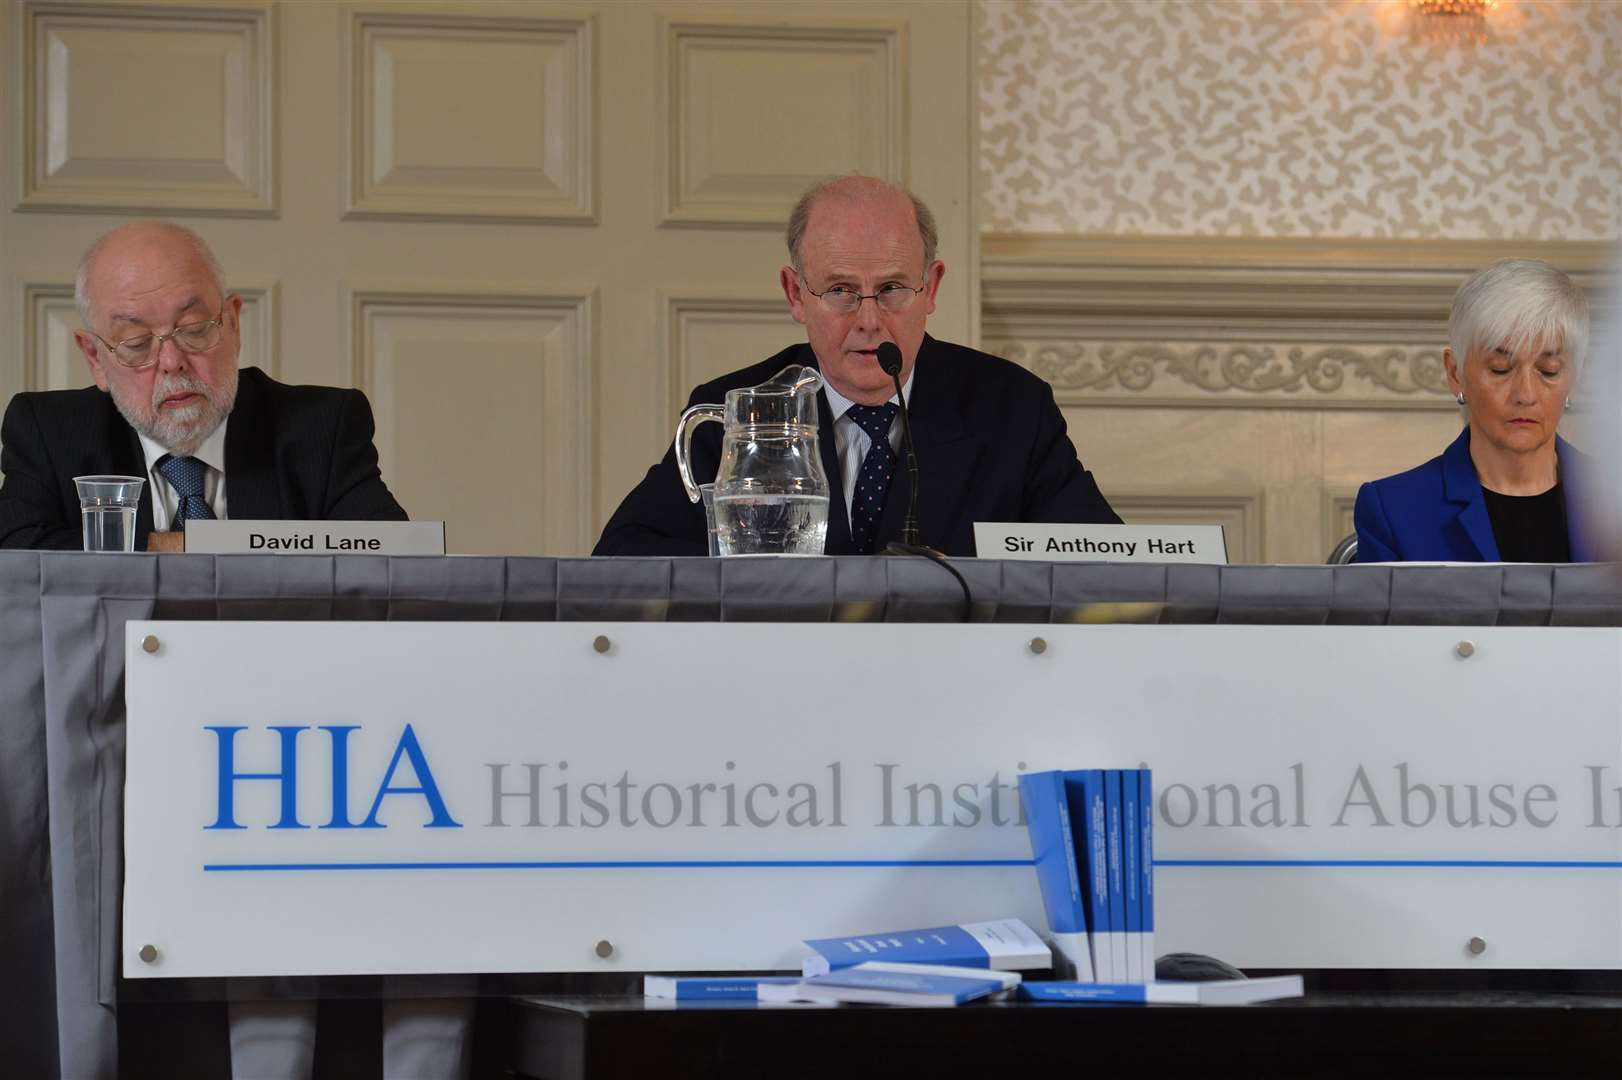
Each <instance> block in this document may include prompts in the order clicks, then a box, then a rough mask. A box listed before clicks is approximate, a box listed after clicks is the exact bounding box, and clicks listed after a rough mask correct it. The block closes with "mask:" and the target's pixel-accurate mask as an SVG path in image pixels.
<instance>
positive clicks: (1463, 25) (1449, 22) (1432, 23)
mask: <svg viewBox="0 0 1622 1080" xmlns="http://www.w3.org/2000/svg"><path fill="white" fill-rule="evenodd" d="M1497 6H1498V0H1408V7H1409V9H1410V10H1411V11H1412V12H1413V14H1414V23H1413V30H1414V33H1415V35H1416V36H1418V37H1421V38H1424V39H1426V40H1429V41H1469V42H1476V43H1484V42H1486V40H1487V37H1488V34H1487V14H1488V12H1490V11H1492V9H1493V8H1495V7H1497Z"/></svg>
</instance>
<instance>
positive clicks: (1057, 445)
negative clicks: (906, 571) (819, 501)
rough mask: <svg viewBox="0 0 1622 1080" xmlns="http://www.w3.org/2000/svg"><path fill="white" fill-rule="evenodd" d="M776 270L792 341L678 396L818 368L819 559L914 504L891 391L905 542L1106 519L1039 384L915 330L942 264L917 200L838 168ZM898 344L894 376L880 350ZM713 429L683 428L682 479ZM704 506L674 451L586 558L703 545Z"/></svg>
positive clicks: (702, 465) (893, 536) (713, 436)
mask: <svg viewBox="0 0 1622 1080" xmlns="http://www.w3.org/2000/svg"><path fill="white" fill-rule="evenodd" d="M787 240H788V251H789V265H788V266H785V267H783V268H782V270H781V271H780V272H779V275H778V277H779V282H780V284H781V285H782V288H783V295H784V296H785V297H786V298H787V299H788V306H789V312H790V313H791V314H792V315H793V316H794V321H795V322H798V323H800V324H801V325H803V326H804V327H805V331H806V338H807V340H806V342H805V343H804V344H800V345H792V346H790V347H789V348H787V349H784V350H783V351H782V352H780V353H778V354H777V355H775V356H773V357H771V358H770V359H768V360H764V361H762V362H761V363H759V364H756V365H754V366H753V367H748V368H744V369H743V370H742V371H735V372H733V373H732V374H730V375H726V376H724V377H722V378H720V379H717V380H715V381H714V382H709V383H705V384H704V385H702V386H700V387H698V388H697V389H695V390H694V391H693V393H692V396H691V398H689V401H688V404H689V405H691V404H697V403H700V402H721V401H722V400H724V399H725V396H726V392H727V391H728V390H732V389H735V388H737V387H741V386H754V385H757V384H759V383H762V382H765V381H766V380H767V379H769V378H771V376H773V375H775V374H776V373H777V372H778V371H780V370H781V369H782V368H783V367H785V366H787V365H788V364H795V363H798V364H808V365H811V366H814V367H816V368H817V369H818V370H819V371H820V372H821V373H822V378H823V389H822V391H821V394H820V397H819V400H818V410H817V411H818V426H819V431H818V445H819V447H820V449H821V453H822V464H823V469H824V470H825V471H826V472H827V474H828V486H829V489H830V490H829V494H830V498H829V506H828V536H827V542H826V545H825V548H824V551H825V553H826V554H829V555H869V554H874V553H876V552H881V551H883V550H884V549H885V547H886V545H887V544H889V543H890V542H891V541H894V540H899V539H901V537H902V523H903V520H904V518H905V517H906V514H907V508H908V506H909V504H910V503H911V501H912V490H911V481H910V479H909V477H908V473H907V469H905V468H904V467H903V465H904V464H905V459H906V451H905V448H904V447H903V445H902V437H901V436H902V423H901V420H900V416H899V413H900V399H898V398H897V396H896V391H895V383H896V380H899V381H900V383H901V394H902V397H904V399H905V401H906V405H907V410H908V413H909V415H910V418H911V427H912V437H913V442H914V444H915V446H916V449H917V454H918V475H919V491H918V498H917V503H918V524H919V530H918V531H919V537H918V538H919V539H920V540H921V541H922V542H923V543H924V544H926V545H928V546H930V547H933V548H936V549H938V550H940V551H943V552H945V553H946V554H947V555H973V554H974V523H975V522H976V521H1029V522H1066V523H1105V524H1118V523H1119V522H1120V518H1119V517H1117V516H1116V514H1115V512H1114V511H1113V510H1111V509H1110V505H1109V503H1108V502H1107V501H1106V500H1105V498H1104V496H1103V494H1102V493H1100V492H1099V490H1098V485H1097V484H1095V483H1094V482H1093V478H1092V474H1090V473H1089V472H1087V471H1086V470H1085V469H1083V468H1082V466H1081V462H1080V461H1079V460H1078V459H1077V457H1076V449H1075V447H1074V446H1073V445H1071V442H1070V438H1069V436H1068V435H1067V434H1066V433H1065V423H1064V417H1063V416H1062V415H1061V414H1060V412H1059V407H1058V405H1057V404H1056V403H1055V402H1054V400H1053V391H1052V390H1051V388H1049V386H1048V385H1047V383H1046V382H1044V381H1043V380H1042V379H1040V378H1038V377H1037V376H1035V375H1033V374H1031V373H1030V372H1028V371H1026V370H1025V369H1024V368H1022V367H1020V366H1019V365H1017V364H1013V363H1010V362H1009V361H1007V360H1003V359H1000V358H998V357H995V356H990V355H987V354H986V353H982V352H976V351H975V350H973V349H968V348H964V347H963V346H961V345H953V344H950V343H948V342H944V341H937V340H935V339H934V338H932V337H930V336H929V335H927V334H926V333H925V332H924V324H925V323H926V321H927V320H928V318H929V315H930V313H932V312H933V311H934V310H935V294H936V292H937V291H938V290H939V289H940V283H941V278H942V277H943V276H944V275H945V273H946V266H945V264H944V263H942V262H941V261H940V260H939V259H937V258H936V257H935V247H936V231H935V219H934V216H933V215H932V214H931V213H930V212H929V208H928V207H926V206H925V205H924V204H923V202H922V201H920V200H919V199H918V198H917V196H915V195H912V194H911V193H909V192H907V191H905V190H903V189H901V188H898V187H896V186H894V185H892V184H889V183H886V182H884V181H882V180H877V179H874V178H872V177H866V176H844V177H840V178H838V179H835V180H829V181H826V182H823V183H821V184H818V185H816V186H815V187H813V188H811V189H810V190H809V191H807V192H806V193H805V194H804V195H803V196H802V197H801V198H800V201H799V203H798V204H797V205H796V206H795V208H794V212H793V214H792V215H791V216H790V217H789V224H788V234H787ZM887 342H888V343H891V344H893V345H894V346H895V347H896V348H897V349H899V350H900V354H901V370H900V372H899V373H898V374H897V375H895V376H892V375H891V374H890V373H888V372H886V371H885V370H884V368H883V366H881V364H880V362H879V347H880V346H881V345H883V344H885V343H887ZM720 455H721V428H720V425H716V424H703V425H700V426H699V427H698V429H697V430H696V431H695V432H694V434H693V449H692V466H693V475H694V477H695V479H697V480H698V481H699V482H700V483H703V482H707V481H709V480H711V479H713V478H714V476H715V472H716V469H717V468H718V467H719V464H720ZM708 550H709V546H708V539H707V530H706V525H705V519H704V508H703V507H702V506H701V505H697V504H694V503H693V502H691V501H690V500H689V499H688V497H687V493H686V491H685V490H684V489H683V487H682V483H681V479H680V477H679V476H678V475H677V472H676V460H675V453H674V451H673V450H667V451H666V452H665V456H664V458H663V460H661V461H660V462H659V463H658V464H657V465H655V466H654V467H653V468H652V469H650V470H648V475H647V476H646V477H644V478H643V480H642V482H641V483H640V484H638V485H637V486H636V488H635V489H633V490H632V491H631V493H630V494H629V495H627V496H626V497H625V501H624V502H622V503H621V504H620V507H619V509H618V510H616V511H615V512H614V516H613V517H612V518H610V519H609V522H608V525H607V527H606V528H605V529H604V530H603V535H602V538H601V539H599V540H598V541H597V548H596V550H595V551H594V552H593V554H595V555H704V554H707V553H708Z"/></svg>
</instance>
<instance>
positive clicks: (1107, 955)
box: [1019, 769, 1155, 984]
mask: <svg viewBox="0 0 1622 1080" xmlns="http://www.w3.org/2000/svg"><path fill="white" fill-rule="evenodd" d="M1019 794H1020V798H1021V799H1022V800H1023V802H1024V806H1025V820H1026V823H1027V827H1028V829H1029V830H1030V837H1031V857H1032V859H1033V860H1035V863H1036V878H1037V883H1038V884H1039V885H1040V886H1041V889H1042V905H1043V907H1044V908H1045V909H1046V911H1047V916H1048V929H1049V930H1050V931H1051V932H1052V934H1053V944H1054V948H1055V949H1056V950H1057V952H1058V954H1059V956H1060V958H1061V962H1060V963H1057V964H1055V965H1054V967H1055V970H1057V971H1059V973H1060V974H1061V975H1064V976H1067V977H1068V978H1070V979H1072V980H1076V981H1080V982H1085V983H1092V982H1098V983H1112V984H1120V983H1143V982H1148V981H1150V980H1152V979H1153V978H1154V971H1155V943H1154V936H1155V906H1154V901H1155V890H1154V795H1153V788H1152V785H1151V783H1150V776H1149V770H1148V769H1070V770H1053V771H1048V772H1038V773H1025V774H1023V775H1021V776H1020V778H1019Z"/></svg>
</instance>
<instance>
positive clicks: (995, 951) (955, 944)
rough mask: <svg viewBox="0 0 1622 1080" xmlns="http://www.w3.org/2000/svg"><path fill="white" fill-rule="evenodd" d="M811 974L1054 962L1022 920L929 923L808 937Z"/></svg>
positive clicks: (1024, 967) (1009, 967)
mask: <svg viewBox="0 0 1622 1080" xmlns="http://www.w3.org/2000/svg"><path fill="white" fill-rule="evenodd" d="M805 944H806V947H807V948H809V949H810V950H811V955H810V956H809V957H807V958H806V960H805V963H804V972H805V974H807V975H825V974H827V973H828V972H830V971H836V970H838V969H839V968H847V967H854V966H855V965H857V964H863V963H868V962H871V961H889V962H901V963H909V964H946V965H949V966H952V967H971V968H990V969H993V970H996V971H1029V970H1031V969H1033V968H1048V967H1052V966H1053V953H1052V952H1051V951H1050V950H1049V949H1048V947H1047V945H1046V944H1045V943H1044V942H1043V941H1042V937H1041V935H1039V934H1038V933H1037V932H1036V931H1035V930H1032V929H1031V928H1030V927H1029V926H1027V925H1026V924H1025V923H1024V922H1023V921H1021V920H1019V919H993V920H992V921H990V922H975V923H962V924H960V925H957V926H928V927H925V928H923V929H921V930H887V931H885V932H883V933H879V934H857V935H855V936H853V937H842V938H811V939H809V940H807V941H806V943H805Z"/></svg>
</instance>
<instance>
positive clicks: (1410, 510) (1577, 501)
mask: <svg viewBox="0 0 1622 1080" xmlns="http://www.w3.org/2000/svg"><path fill="white" fill-rule="evenodd" d="M1555 453H1556V455H1557V456H1558V457H1559V459H1560V482H1561V485H1562V487H1564V489H1565V495H1566V530H1567V534H1568V537H1569V539H1570V541H1571V558H1572V561H1573V562H1591V561H1593V559H1594V549H1593V546H1592V543H1591V538H1590V537H1589V536H1588V535H1587V533H1586V531H1585V529H1584V526H1583V515H1582V512H1581V506H1582V501H1581V491H1582V488H1581V483H1582V481H1581V477H1582V476H1583V475H1584V473H1585V471H1586V470H1585V467H1584V466H1585V460H1584V458H1583V456H1582V455H1581V454H1579V453H1577V451H1575V450H1573V449H1572V448H1571V444H1570V443H1568V442H1566V441H1565V440H1564V439H1562V438H1560V437H1559V436H1558V435H1557V436H1555ZM1352 521H1353V523H1354V524H1355V525H1356V526H1357V561H1358V562H1499V561H1501V559H1500V557H1499V554H1498V541H1497V540H1495V539H1494V538H1493V534H1492V521H1491V519H1490V518H1488V516H1487V499H1486V496H1485V495H1483V494H1482V491H1481V481H1480V480H1479V479H1477V478H1476V467H1475V463H1474V462H1472V461H1471V460H1470V429H1469V428H1465V429H1464V431H1463V432H1461V433H1460V434H1459V437H1458V438H1457V439H1454V440H1453V442H1452V444H1451V445H1450V446H1449V447H1448V448H1447V449H1446V450H1444V451H1442V454H1441V456H1440V457H1434V458H1431V459H1430V460H1429V461H1427V462H1425V464H1423V465H1421V466H1419V467H1418V468H1417V469H1409V470H1408V471H1407V472H1405V473H1398V474H1397V475H1396V476H1388V477H1386V478H1385V479H1384V480H1376V481H1374V482H1373V483H1369V484H1364V485H1363V486H1362V487H1361V488H1360V489H1359V490H1358V492H1357V506H1356V507H1355V508H1354V509H1353V511H1352Z"/></svg>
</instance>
